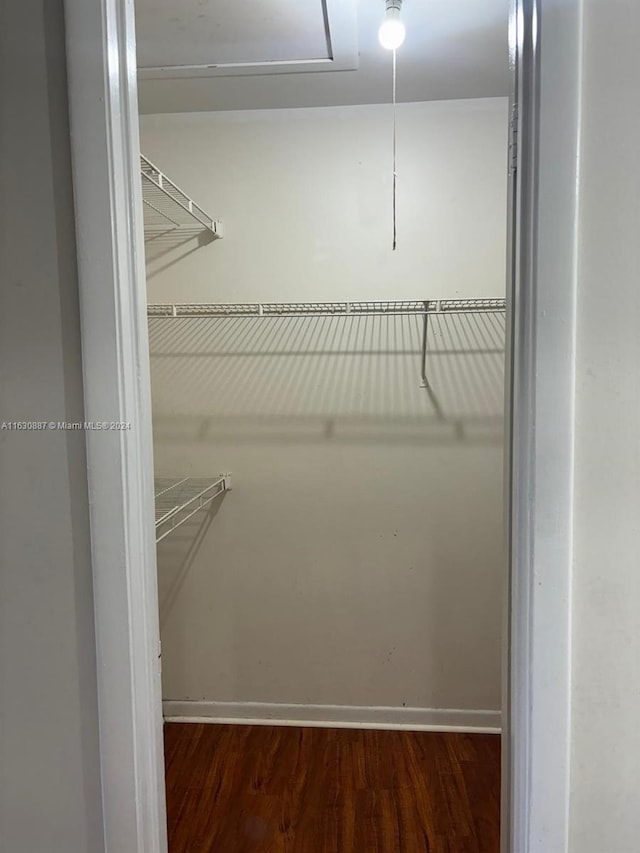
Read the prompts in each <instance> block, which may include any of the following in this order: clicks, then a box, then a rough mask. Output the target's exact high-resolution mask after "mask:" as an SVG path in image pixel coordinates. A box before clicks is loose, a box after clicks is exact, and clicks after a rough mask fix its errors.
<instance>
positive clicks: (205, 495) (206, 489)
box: [154, 474, 231, 543]
mask: <svg viewBox="0 0 640 853" xmlns="http://www.w3.org/2000/svg"><path fill="white" fill-rule="evenodd" d="M230 489H231V477H230V475H229V474H218V475H216V476H215V477H183V478H182V479H180V478H176V477H157V478H156V480H155V489H154V492H155V510H156V543H158V542H161V541H162V540H163V539H164V538H165V536H168V535H169V534H170V533H173V531H174V530H175V529H176V528H177V527H180V525H181V524H184V523H185V521H187V520H188V519H190V518H191V517H192V516H193V515H195V514H196V513H197V512H201V511H202V510H204V509H207V507H209V506H210V505H211V503H212V502H213V501H214V500H215V499H216V498H219V497H221V495H223V494H224V493H225V492H228V491H230Z"/></svg>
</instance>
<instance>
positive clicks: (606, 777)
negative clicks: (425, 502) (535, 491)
mask: <svg viewBox="0 0 640 853" xmlns="http://www.w3.org/2000/svg"><path fill="white" fill-rule="evenodd" d="M583 14H584V20H583V60H582V65H583V79H582V145H581V163H580V173H581V174H580V238H579V265H580V276H579V286H578V300H577V333H578V340H577V365H576V471H575V554H574V574H573V719H572V726H573V736H572V750H571V759H572V784H571V790H572V798H571V810H570V817H571V845H570V849H571V851H575V853H578V851H579V853H600V851H602V850H607V851H610V853H632V852H633V851H635V850H637V849H638V838H639V837H640V810H639V809H638V802H637V799H638V797H637V794H638V783H639V781H640V780H639V774H638V760H637V757H638V754H639V751H640V735H639V733H638V724H637V723H638V716H639V712H640V664H639V661H640V609H639V608H638V602H639V601H640V570H639V567H640V524H639V519H640V443H639V440H638V436H639V435H640V378H639V377H640V334H639V329H640V287H639V286H638V271H639V270H640V247H639V243H638V234H639V233H640V159H639V157H638V139H639V138H640V111H639V110H638V108H637V107H638V91H639V89H640V59H639V57H638V51H637V45H638V40H639V39H640V6H639V5H638V3H637V2H635V0H616V2H610V0H586V2H585V3H584V13H583Z"/></svg>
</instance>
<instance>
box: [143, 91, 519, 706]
mask: <svg viewBox="0 0 640 853" xmlns="http://www.w3.org/2000/svg"><path fill="white" fill-rule="evenodd" d="M389 121H390V112H389V108H388V107H385V106H373V107H354V108H335V109H319V110H290V111H264V112H257V113H247V112H243V113H235V114H234V113H224V114H205V115H203V114H198V115H190V116H184V115H181V116H153V117H145V118H143V120H142V127H141V132H142V148H143V151H144V152H145V153H146V154H147V156H148V157H150V159H151V160H153V161H155V162H157V164H158V165H159V166H161V167H162V168H164V169H165V170H166V171H167V172H168V173H169V174H170V175H171V177H173V178H174V179H175V180H177V181H178V182H179V183H181V184H182V185H183V187H184V188H185V189H187V190H189V191H191V192H192V193H193V195H194V197H195V198H196V200H197V201H198V202H199V203H201V204H202V205H203V206H204V207H205V208H208V209H210V211H211V212H212V214H213V215H214V216H220V217H221V218H222V219H223V220H224V225H225V228H226V234H227V236H226V237H225V239H224V240H222V241H219V242H216V243H213V244H211V245H208V246H198V245H197V244H196V243H195V242H194V241H191V242H189V243H187V244H184V245H182V246H176V245H175V244H174V243H172V242H171V239H170V238H161V239H159V240H157V241H153V242H152V243H151V244H150V246H149V272H150V276H149V299H150V301H152V302H159V301H184V302H189V301H251V300H260V301H269V300H276V301H277V300H288V301H308V300H323V301H327V300H341V299H354V300H355V299H389V298H391V299H396V298H437V297H442V298H444V297H455V296H465V297H481V296H486V297H489V296H501V295H502V294H503V293H504V275H505V232H506V225H505V210H506V201H505V193H506V154H505V150H506V122H507V108H506V102H505V101H504V100H489V101H480V102H455V103H453V102H452V103H439V104H408V105H401V106H400V108H399V128H398V133H399V143H398V144H399V161H398V173H399V190H398V228H399V243H398V251H397V252H396V253H392V252H391V219H390V201H391V198H390V150H391V149H390V141H391V140H390V123H389ZM434 332H435V336H434V342H435V345H436V346H437V348H438V349H440V350H443V349H448V350H460V349H462V350H467V351H468V350H469V349H474V348H481V349H489V350H491V352H488V353H487V352H485V353H484V354H482V355H476V356H473V357H470V356H469V354H467V355H460V354H457V355H448V356H444V355H442V354H441V355H439V356H434V357H433V359H432V361H433V363H434V370H435V373H434V382H435V384H436V386H437V387H438V389H439V391H440V393H441V395H442V398H443V403H444V405H445V408H446V410H447V412H448V413H450V414H455V415H456V416H458V417H460V418H462V419H463V420H464V422H465V430H466V432H465V438H464V440H462V441H460V440H457V439H456V437H455V432H454V429H453V427H452V426H451V424H449V423H447V424H444V425H439V424H437V423H436V422H435V420H434V415H433V411H432V409H431V408H430V406H429V403H428V401H427V399H426V398H425V394H424V391H423V390H422V389H420V388H419V361H418V350H419V344H420V328H419V324H418V323H417V322H416V320H415V318H405V319H400V318H398V319H396V320H388V319H384V320H377V319H368V320H366V321H360V322H356V321H345V320H327V321H320V322H318V321H308V320H306V321H297V320H293V319H291V320H289V319H287V320H281V321H273V320H269V321H260V320H258V321H255V320H246V321H217V322H212V321H184V320H178V321H173V320H168V321H167V320H157V321H153V322H152V323H151V347H152V382H153V395H154V429H155V457H156V467H157V470H158V472H159V473H162V474H179V473H182V472H184V473H185V474H190V475H193V476H198V475H202V474H205V473H209V472H215V471H219V470H224V471H227V470H229V471H231V472H232V473H233V477H234V490H233V491H232V492H231V494H229V495H228V496H226V497H225V499H224V501H223V502H222V504H221V505H220V506H219V507H218V511H217V514H216V515H215V518H213V520H212V521H211V523H210V525H209V526H207V527H206V528H205V529H198V526H197V525H194V526H193V527H191V528H187V530H185V529H183V530H182V531H181V532H178V533H176V534H174V536H173V537H169V538H168V539H167V540H166V542H165V543H164V544H162V545H161V547H160V551H159V573H160V589H161V617H162V631H163V677H164V693H165V696H166V697H167V698H168V699H171V700H199V701H201V702H202V701H204V702H233V703H238V702H240V703H242V702H262V703H276V704H277V703H293V704H295V703H305V704H306V703H310V704H314V705H321V706H322V705H328V704H329V705H355V706H371V705H374V706H391V707H393V708H402V707H403V706H406V707H413V708H417V709H425V708H435V709H443V708H444V709H446V708H452V709H460V710H469V709H481V710H493V711H496V710H497V709H499V707H500V625H501V606H502V588H501V581H502V576H503V570H502V565H503V563H502V560H503V555H502V517H503V516H502V435H501V425H502V356H501V354H500V353H496V352H495V351H494V350H495V348H496V346H497V345H499V343H500V338H501V327H500V324H499V323H497V321H496V320H495V318H494V320H489V321H487V322H486V323H484V321H482V322H480V321H465V322H463V321H459V322H457V321H456V322H455V323H449V324H447V325H437V326H435V327H434ZM194 540H195V542H196V544H195V545H194V544H193V543H194ZM199 710H200V711H201V710H202V708H201V707H200V708H199ZM209 710H210V712H211V713H218V711H215V709H214V710H211V709H209ZM318 714H319V715H321V712H318Z"/></svg>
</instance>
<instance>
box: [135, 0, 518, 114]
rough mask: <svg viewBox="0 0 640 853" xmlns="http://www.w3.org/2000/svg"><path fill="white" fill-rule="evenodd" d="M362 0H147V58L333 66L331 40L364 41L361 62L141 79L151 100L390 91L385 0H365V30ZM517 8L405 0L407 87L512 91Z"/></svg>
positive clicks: (223, 105)
mask: <svg viewBox="0 0 640 853" xmlns="http://www.w3.org/2000/svg"><path fill="white" fill-rule="evenodd" d="M356 2H357V0H326V4H327V5H326V9H325V8H323V7H324V3H323V2H322V0H137V4H136V10H137V28H138V64H139V66H165V65H195V64H201V63H216V64H223V65H224V64H229V63H234V64H235V63H265V62H271V63H273V62H291V61H292V60H303V61H306V62H309V61H310V60H317V59H319V60H323V64H322V65H321V66H318V65H313V66H311V65H310V64H308V65H307V66H306V67H314V68H316V67H323V68H324V67H327V68H332V64H331V63H330V62H327V59H326V57H327V53H328V50H330V49H331V47H332V44H331V43H332V42H334V41H335V43H336V44H338V43H340V44H343V43H344V42H345V41H347V42H348V41H349V39H351V41H352V42H353V41H354V40H355V41H356V45H353V46H354V47H357V53H359V59H358V60H356V61H357V63H358V68H357V69H356V70H339V71H336V70H326V71H325V70H322V71H306V72H305V73H300V72H296V73H264V72H265V71H269V72H270V71H271V70H278V71H283V70H285V71H288V70H289V68H288V67H282V66H279V67H275V66H273V67H272V68H270V67H266V68H264V67H260V66H257V67H256V68H249V69H247V68H244V69H237V70H236V69H233V68H228V67H227V68H226V69H225V68H223V69H221V72H220V71H217V70H213V71H212V72H211V71H205V72H204V73H214V74H217V73H222V74H223V75H224V76H206V77H182V78H175V77H172V76H162V77H160V79H140V81H139V96H140V109H141V112H143V113H159V112H192V111H201V110H233V109H269V108H278V107H306V106H332V105H340V104H367V103H385V102H387V101H388V100H389V98H390V94H391V85H390V83H391V55H390V53H389V52H388V51H385V50H383V49H382V48H381V47H380V45H379V43H378V39H377V31H378V26H379V24H380V21H381V20H382V18H383V16H384V0H359V2H358V3H357V33H356V32H353V31H352V32H351V33H350V34H347V33H345V32H344V31H343V29H344V28H345V25H344V20H345V16H344V15H343V13H344V12H348V11H349V8H347V7H353V6H354V5H355V4H356ZM327 10H328V11H327ZM336 10H337V11H336ZM508 10H509V0H404V5H403V10H402V15H403V19H404V21H405V23H406V27H407V38H406V41H405V43H404V45H403V46H402V48H400V50H399V51H398V99H399V100H401V101H428V100H442V99H457V98H482V97H496V96H504V95H506V94H508V83H509V76H508V53H507V26H508ZM346 20H348V15H346ZM329 23H330V24H331V26H330V27H328V24H329ZM327 27H328V28H329V30H330V32H329V39H328V38H327V31H326V30H327ZM331 30H333V31H331ZM354 37H355V39H354ZM352 53H354V52H353V51H352ZM336 64H337V63H336ZM351 64H352V65H353V64H354V63H353V62H352V63H351ZM289 67H300V66H296V65H292V66H289ZM302 67H305V66H302ZM343 67H344V65H343ZM347 67H348V65H347ZM238 71H242V72H243V73H238ZM247 71H250V72H251V73H250V74H249V75H247ZM171 73H172V72H170V74H171Z"/></svg>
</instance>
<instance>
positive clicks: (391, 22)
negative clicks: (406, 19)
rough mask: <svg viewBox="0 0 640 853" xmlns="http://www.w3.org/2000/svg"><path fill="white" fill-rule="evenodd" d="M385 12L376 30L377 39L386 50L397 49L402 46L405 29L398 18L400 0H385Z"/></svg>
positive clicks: (400, 5)
mask: <svg viewBox="0 0 640 853" xmlns="http://www.w3.org/2000/svg"><path fill="white" fill-rule="evenodd" d="M385 3H386V7H387V12H386V15H385V19H384V21H383V22H382V23H381V24H380V29H379V30H378V39H379V40H380V44H381V45H382V47H384V48H386V49H387V50H397V49H398V48H399V47H401V46H402V44H403V42H404V39H405V36H406V34H407V30H406V28H405V25H404V24H403V23H402V21H401V20H400V9H401V8H402V0H385Z"/></svg>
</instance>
